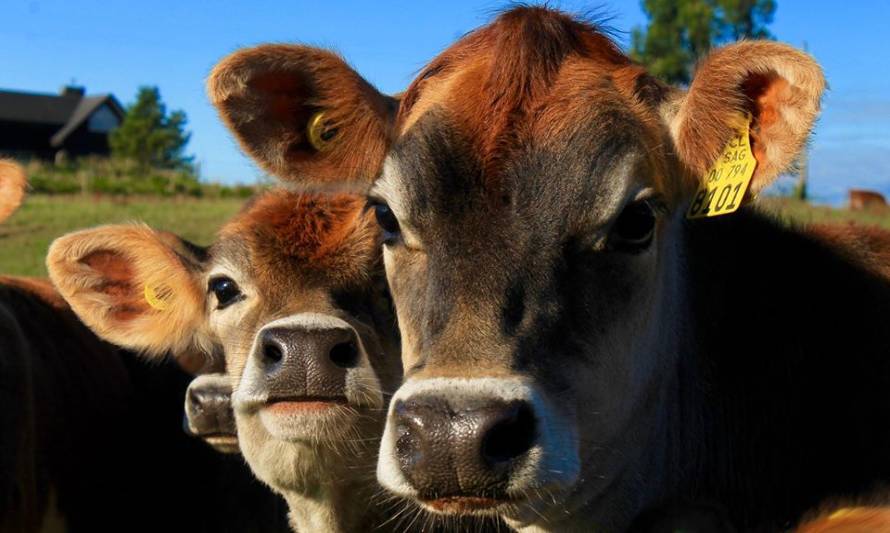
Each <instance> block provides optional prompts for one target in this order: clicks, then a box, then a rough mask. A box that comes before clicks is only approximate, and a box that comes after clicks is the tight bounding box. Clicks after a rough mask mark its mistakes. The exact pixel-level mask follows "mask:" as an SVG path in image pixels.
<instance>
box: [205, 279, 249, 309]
mask: <svg viewBox="0 0 890 533" xmlns="http://www.w3.org/2000/svg"><path fill="white" fill-rule="evenodd" d="M207 290H208V291H209V292H212V293H213V294H214V296H216V308H217V309H225V308H226V307H228V306H230V305H232V304H233V303H235V302H238V301H240V300H242V299H243V298H244V294H243V293H242V292H241V289H239V288H238V284H237V283H235V282H234V281H232V278H228V277H226V276H219V277H216V278H213V279H211V280H210V281H209V282H207Z"/></svg>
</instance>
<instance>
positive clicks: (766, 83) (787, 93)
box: [741, 72, 791, 161]
mask: <svg viewBox="0 0 890 533" xmlns="http://www.w3.org/2000/svg"><path fill="white" fill-rule="evenodd" d="M741 89H742V92H744V94H745V96H746V97H747V99H748V102H749V103H750V104H749V107H748V112H749V113H750V114H751V127H750V138H751V151H752V152H753V154H754V158H755V159H757V161H764V160H766V158H767V148H766V143H764V142H762V141H761V137H762V136H766V135H769V133H770V130H771V129H772V128H775V127H781V124H780V118H781V115H780V113H781V106H783V105H787V104H789V103H790V102H789V101H790V99H791V85H790V84H789V83H788V80H786V79H785V78H782V77H781V76H779V75H778V74H776V73H775V72H768V73H762V74H754V75H751V76H750V77H749V78H748V79H747V80H745V82H744V83H742V87H741Z"/></svg>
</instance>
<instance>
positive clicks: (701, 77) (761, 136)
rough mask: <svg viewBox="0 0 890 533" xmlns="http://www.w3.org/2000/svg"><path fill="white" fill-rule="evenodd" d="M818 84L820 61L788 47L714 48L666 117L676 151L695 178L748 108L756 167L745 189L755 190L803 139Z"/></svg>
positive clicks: (785, 165) (782, 167)
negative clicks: (670, 114)
mask: <svg viewBox="0 0 890 533" xmlns="http://www.w3.org/2000/svg"><path fill="white" fill-rule="evenodd" d="M824 89H825V77H824V75H823V73H822V69H821V68H820V67H819V65H818V64H817V63H816V62H815V61H814V60H813V58H811V57H810V56H808V55H807V54H805V53H804V52H801V51H799V50H796V49H794V48H792V47H790V46H787V45H784V44H781V43H776V42H772V41H742V42H740V43H736V44H732V45H729V46H726V47H724V48H720V49H717V50H715V51H713V52H712V53H711V54H710V55H709V56H708V57H706V58H705V59H704V60H703V61H702V62H701V64H700V65H699V67H698V68H697V70H696V73H695V77H694V78H693V80H692V83H691V84H690V86H689V90H688V91H687V93H686V95H685V97H683V98H682V101H681V103H680V104H679V106H678V107H677V108H676V109H677V111H676V113H675V114H674V115H673V116H672V118H671V119H670V120H671V132H672V134H673V137H674V142H675V144H676V148H677V155H678V156H679V158H680V160H681V162H682V163H684V164H685V166H686V167H687V168H688V169H689V170H690V172H691V173H692V174H693V175H694V177H695V178H700V177H701V176H703V175H704V173H705V172H707V170H708V169H709V168H710V167H711V166H712V165H713V163H714V161H716V159H717V157H718V156H719V154H720V153H721V152H722V151H723V149H724V147H725V146H726V143H727V142H728V141H729V139H730V138H731V137H732V136H733V135H734V133H735V129H734V127H733V122H734V120H735V119H736V117H737V116H739V115H742V114H744V113H750V114H751V125H750V140H751V149H752V151H753V155H754V157H755V159H757V168H756V170H755V172H754V176H753V178H752V181H751V186H750V189H749V191H750V192H751V193H755V194H756V193H757V192H758V191H759V190H761V189H763V188H764V187H765V186H767V185H769V184H770V183H771V182H772V181H773V180H775V178H776V177H778V176H779V174H781V173H782V172H784V171H786V170H788V169H789V167H791V166H792V164H793V162H794V161H795V159H796V158H797V156H798V155H799V154H800V152H801V150H802V149H803V148H804V146H805V145H806V142H807V140H808V138H809V135H810V132H811V131H812V129H813V124H814V123H815V120H816V116H817V115H818V114H819V108H820V104H821V99H822V93H823V91H824ZM694 185H695V186H696V188H697V185H698V184H697V183H695V184H694ZM693 190H694V188H693Z"/></svg>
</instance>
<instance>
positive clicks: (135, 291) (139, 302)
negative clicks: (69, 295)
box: [79, 250, 150, 322]
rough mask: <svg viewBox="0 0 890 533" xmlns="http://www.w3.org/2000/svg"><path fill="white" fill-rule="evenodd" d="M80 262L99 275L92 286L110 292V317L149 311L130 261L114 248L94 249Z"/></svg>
mask: <svg viewBox="0 0 890 533" xmlns="http://www.w3.org/2000/svg"><path fill="white" fill-rule="evenodd" d="M79 262H80V263H82V264H84V265H86V266H88V267H90V269H92V270H93V271H94V272H95V273H96V274H98V275H99V280H98V281H97V282H96V284H95V285H94V287H93V290H95V291H96V292H99V293H101V294H103V295H105V296H107V303H108V304H109V306H110V309H109V311H108V314H109V318H112V319H113V320H117V321H120V322H126V321H130V320H133V319H134V318H137V317H139V316H140V315H142V314H144V313H147V312H149V311H150V308H149V306H148V303H147V302H146V301H145V298H143V297H142V291H141V290H140V288H139V287H136V286H135V280H136V274H135V272H134V271H133V268H132V266H131V261H130V260H129V259H127V258H126V257H125V256H124V255H123V254H121V253H119V252H116V251H113V250H95V251H92V252H90V253H88V254H87V255H85V256H84V257H82V258H80V261H79Z"/></svg>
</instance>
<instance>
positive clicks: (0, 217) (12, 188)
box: [0, 159, 28, 222]
mask: <svg viewBox="0 0 890 533" xmlns="http://www.w3.org/2000/svg"><path fill="white" fill-rule="evenodd" d="M27 185H28V181H27V179H26V178H25V172H24V170H22V167H21V166H19V165H18V164H17V163H15V162H14V161H9V160H4V159H0V222H3V221H4V220H6V219H7V218H9V216H10V215H12V213H13V212H15V210H16V209H18V207H19V205H21V203H22V199H23V198H24V197H25V187H27Z"/></svg>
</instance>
